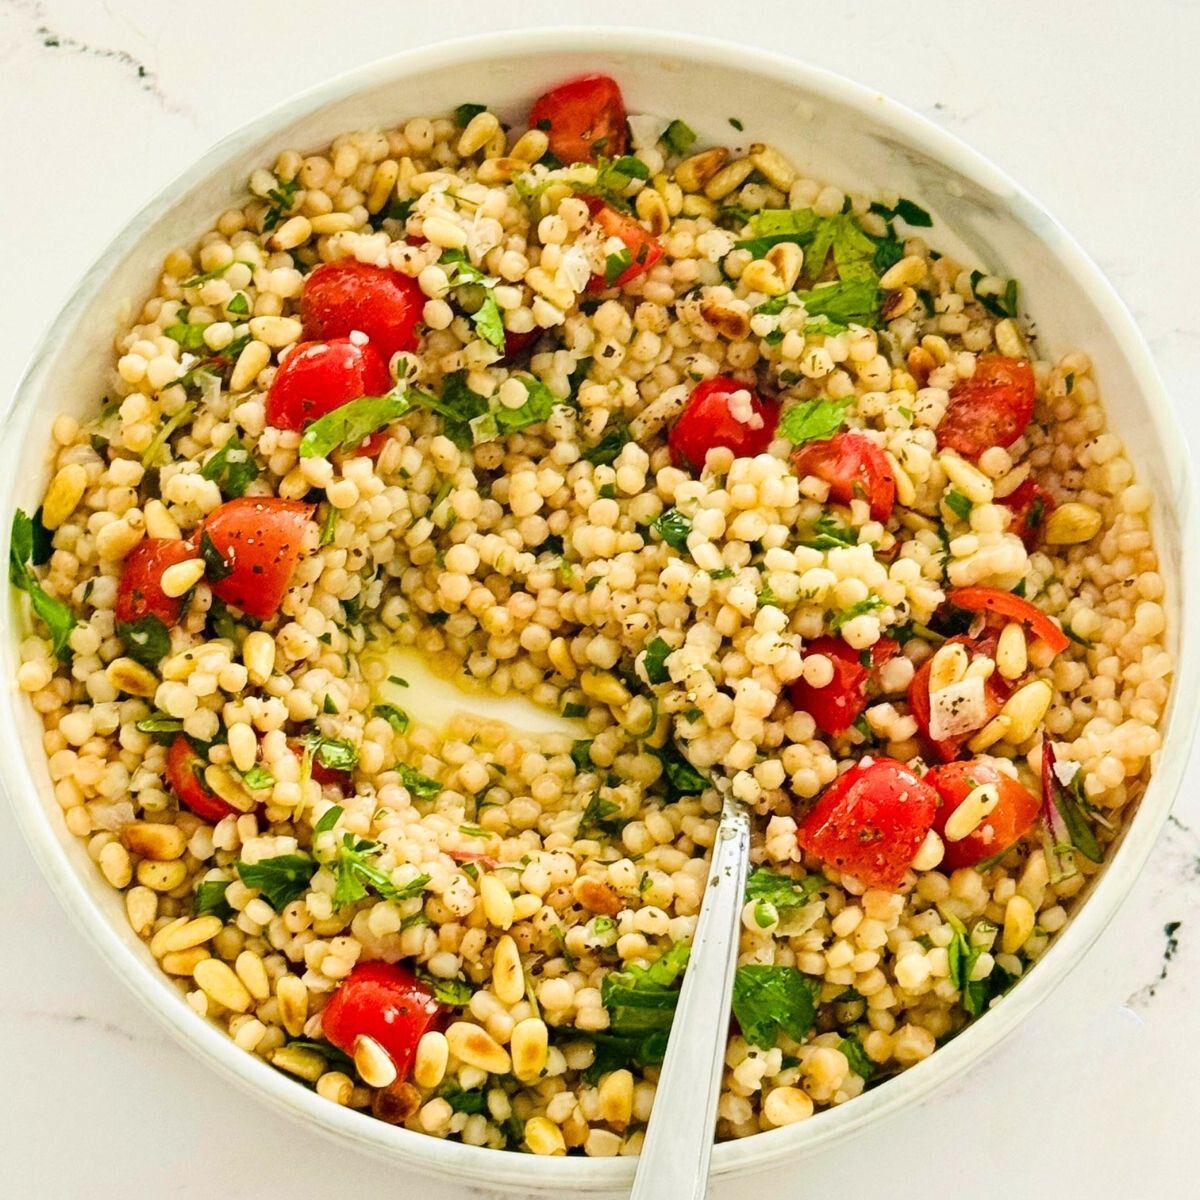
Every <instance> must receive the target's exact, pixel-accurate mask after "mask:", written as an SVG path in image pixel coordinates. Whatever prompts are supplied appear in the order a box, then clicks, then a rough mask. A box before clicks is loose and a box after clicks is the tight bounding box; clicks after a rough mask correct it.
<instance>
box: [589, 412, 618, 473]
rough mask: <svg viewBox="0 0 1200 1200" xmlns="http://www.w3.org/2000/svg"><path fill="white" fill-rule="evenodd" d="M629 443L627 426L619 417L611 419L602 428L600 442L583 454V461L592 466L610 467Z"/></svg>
mask: <svg viewBox="0 0 1200 1200" xmlns="http://www.w3.org/2000/svg"><path fill="white" fill-rule="evenodd" d="M628 441H629V426H628V425H626V424H625V422H624V421H623V420H622V419H621V418H619V417H612V418H610V419H609V422H608V424H607V425H606V426H605V427H604V433H603V434H602V435H601V437H600V440H599V441H598V442H597V443H596V444H595V445H594V446H589V447H588V448H587V449H586V450H585V451H584V452H583V458H584V459H585V461H587V462H590V463H591V464H592V465H593V466H597V467H607V466H611V465H612V464H613V463H614V462H615V461H616V459H617V457H618V456H619V455H620V453H621V451H622V450H623V449H624V448H625V445H626V443H627V442H628Z"/></svg>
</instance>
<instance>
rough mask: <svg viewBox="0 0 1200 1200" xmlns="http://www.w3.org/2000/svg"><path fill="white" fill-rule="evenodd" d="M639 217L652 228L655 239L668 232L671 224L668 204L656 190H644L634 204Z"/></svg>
mask: <svg viewBox="0 0 1200 1200" xmlns="http://www.w3.org/2000/svg"><path fill="white" fill-rule="evenodd" d="M633 206H634V208H635V209H636V210H637V215H638V216H639V217H640V218H641V220H643V221H645V222H646V224H647V225H648V226H649V227H650V232H651V233H652V234H654V236H655V237H660V236H661V235H662V234H664V233H666V232H667V228H668V226H669V225H670V224H671V215H670V213H668V212H667V202H666V201H665V200H664V199H663V198H662V195H661V194H660V193H658V192H656V191H655V190H654V188H642V190H641V191H640V192H638V194H637V199H636V200H635V201H634V202H633Z"/></svg>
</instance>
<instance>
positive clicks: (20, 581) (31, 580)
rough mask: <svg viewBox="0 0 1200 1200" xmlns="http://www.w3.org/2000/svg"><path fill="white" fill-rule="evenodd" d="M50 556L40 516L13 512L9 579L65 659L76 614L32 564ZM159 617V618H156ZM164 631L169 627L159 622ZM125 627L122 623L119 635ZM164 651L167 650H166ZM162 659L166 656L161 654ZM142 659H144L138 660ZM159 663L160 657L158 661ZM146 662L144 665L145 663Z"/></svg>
mask: <svg viewBox="0 0 1200 1200" xmlns="http://www.w3.org/2000/svg"><path fill="white" fill-rule="evenodd" d="M48 558H49V535H48V532H47V530H46V527H45V526H44V525H43V524H42V522H41V519H40V517H38V516H36V515H35V516H33V517H31V516H29V514H28V513H26V512H24V511H23V510H22V509H19V508H18V509H17V511H16V512H15V513H14V514H13V520H12V534H11V540H10V544H9V551H8V578H9V582H10V583H11V584H12V585H13V586H14V587H16V588H19V589H20V590H21V591H23V592H24V593H25V594H26V595H27V596H28V597H29V604H30V607H31V608H32V609H33V611H34V613H35V614H36V615H37V616H38V617H39V618H40V619H41V620H42V622H43V623H44V624H45V626H46V628H47V629H49V630H50V639H51V643H52V645H53V647H54V653H55V654H56V655H57V656H58V657H59V658H60V659H61V658H65V657H67V652H68V650H69V646H68V641H69V639H70V637H71V630H73V629H74V628H75V624H76V622H75V614H74V613H73V612H72V611H71V609H70V607H69V606H68V605H66V604H64V603H63V601H61V600H56V599H55V598H54V597H53V596H51V595H50V593H49V592H47V591H46V589H45V588H43V587H42V585H41V583H40V582H39V580H38V579H37V577H36V576H35V575H34V573H33V571H32V569H31V565H30V564H32V563H37V562H39V561H41V562H45V561H46V559H48ZM153 619H154V620H158V618H157V617H155V618H153ZM158 624H159V625H160V626H162V628H163V631H164V633H165V632H166V626H163V625H162V622H161V621H159V622H158ZM120 629H121V626H120V625H118V629H117V632H118V636H119V635H120ZM167 649H170V637H169V636H168V638H167ZM163 653H166V651H165V650H164V651H163ZM130 657H134V656H133V655H131V656H130ZM159 657H160V658H161V657H162V656H161V655H159ZM138 661H139V662H140V661H141V660H140V659H139V660H138ZM154 662H155V664H157V662H158V659H157V658H156V659H155V660H154ZM143 665H144V664H143Z"/></svg>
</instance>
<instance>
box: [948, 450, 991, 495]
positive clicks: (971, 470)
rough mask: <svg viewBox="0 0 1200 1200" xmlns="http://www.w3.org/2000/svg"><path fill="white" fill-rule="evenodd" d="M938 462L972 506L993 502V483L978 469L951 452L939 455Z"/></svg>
mask: <svg viewBox="0 0 1200 1200" xmlns="http://www.w3.org/2000/svg"><path fill="white" fill-rule="evenodd" d="M938 461H939V462H940V463H941V464H942V470H943V471H945V472H946V477H947V478H948V479H949V480H950V482H951V483H952V484H954V486H955V487H956V488H958V490H959V491H960V492H962V494H963V495H964V496H966V498H967V499H968V500H970V501H971V503H972V504H990V503H991V502H992V497H993V495H994V491H993V488H992V481H991V480H990V479H989V478H988V477H987V476H986V475H985V474H984V473H983V472H982V471H981V470H980V469H979V468H978V467H975V466H972V465H971V463H969V462H967V460H966V459H965V458H959V456H958V455H957V454H951V453H949V452H946V453H944V454H941V455H939V457H938Z"/></svg>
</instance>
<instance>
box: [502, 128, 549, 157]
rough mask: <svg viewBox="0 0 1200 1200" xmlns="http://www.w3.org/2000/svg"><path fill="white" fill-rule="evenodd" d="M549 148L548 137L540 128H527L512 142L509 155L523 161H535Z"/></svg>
mask: <svg viewBox="0 0 1200 1200" xmlns="http://www.w3.org/2000/svg"><path fill="white" fill-rule="evenodd" d="M549 149H550V139H549V138H548V137H547V136H546V134H545V133H544V132H543V131H542V130H541V129H527V130H525V132H524V133H523V134H521V136H520V137H519V138H517V140H516V142H515V143H514V144H513V148H512V150H511V151H510V155H511V157H512V158H516V159H520V161H521V162H523V163H535V162H537V160H538V159H539V158H541V157H542V155H543V154H545V153H546V151H547V150H549Z"/></svg>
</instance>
